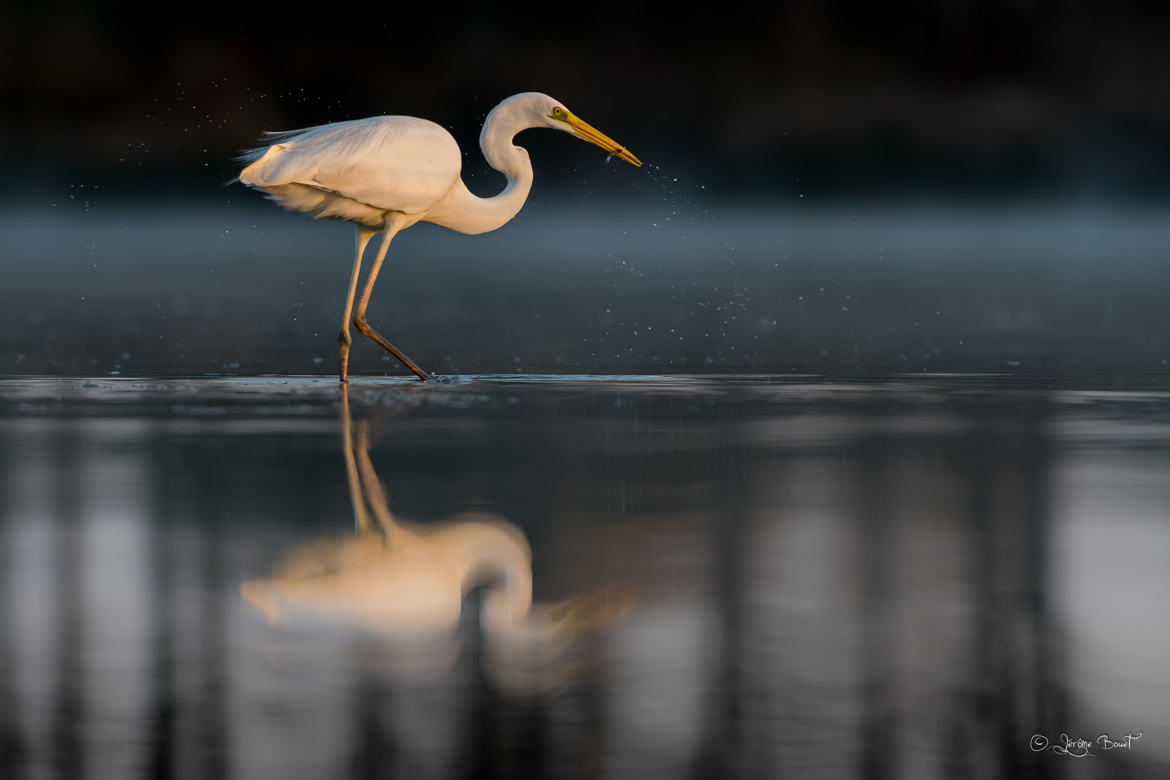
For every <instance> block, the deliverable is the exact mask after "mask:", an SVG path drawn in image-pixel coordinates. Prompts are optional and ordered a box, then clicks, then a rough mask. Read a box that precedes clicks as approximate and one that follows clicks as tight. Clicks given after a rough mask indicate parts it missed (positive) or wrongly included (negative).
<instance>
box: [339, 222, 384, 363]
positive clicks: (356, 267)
mask: <svg viewBox="0 0 1170 780" xmlns="http://www.w3.org/2000/svg"><path fill="white" fill-rule="evenodd" d="M374 232H375V231H373V230H370V229H369V228H362V227H359V228H358V229H357V233H356V234H355V236H354V239H355V240H354V243H355V247H356V249H355V252H354V258H353V273H352V274H351V275H350V277H349V294H348V295H347V296H346V297H345V316H344V317H342V319H341V333H339V334H338V335H337V344H338V346H339V347H340V348H341V383H342V384H345V383H346V382H348V381H349V345H350V344H352V343H353V338H352V337H351V336H350V335H349V315H350V313H351V312H352V311H353V296H354V293H356V292H357V283H358V272H359V271H361V268H362V255H364V254H365V253H366V245H367V244H369V243H370V239H371V238H373V237H374Z"/></svg>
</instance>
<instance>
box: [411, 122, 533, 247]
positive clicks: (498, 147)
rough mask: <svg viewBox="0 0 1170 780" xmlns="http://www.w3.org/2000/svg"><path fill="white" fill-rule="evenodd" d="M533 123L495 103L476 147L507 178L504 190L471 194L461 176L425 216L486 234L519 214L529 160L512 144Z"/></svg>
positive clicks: (454, 227) (528, 180) (529, 176)
mask: <svg viewBox="0 0 1170 780" xmlns="http://www.w3.org/2000/svg"><path fill="white" fill-rule="evenodd" d="M531 126H533V125H532V124H531V122H530V121H529V120H527V119H526V118H525V117H524V116H522V115H521V114H520V113H519V112H517V111H515V110H514V109H513V108H512V107H511V106H509V105H508V104H507V103H506V102H505V103H503V104H501V105H499V106H496V108H495V109H494V110H493V111H492V112H491V114H489V115H488V118H487V121H486V122H484V123H483V132H481V133H480V135H479V147H480V149H482V150H483V156H484V158H485V159H486V160H487V161H488V165H490V166H492V167H493V168H495V169H496V170H497V171H499V172H500V173H502V174H504V175H505V176H507V177H508V184H507V186H506V187H504V191H503V192H501V193H500V194H499V195H496V196H495V197H493V198H480V197H478V196H476V195H473V194H472V193H471V191H470V190H468V189H467V187H466V185H464V184H463V180H462V179H456V180H455V184H454V185H452V187H451V190H450V192H448V193H447V195H446V197H444V198H443V200H442V201H440V203H439V204H438V205H437V206H436V207H435V208H434V209H432V210H431V212H430V213H429V214H428V215H427V216H426V217H425V219H426V221H428V222H435V223H438V224H440V225H442V226H444V227H448V228H451V229H452V230H457V231H459V232H460V233H469V234H476V233H486V232H488V231H489V230H495V229H496V228H498V227H500V226H501V225H503V224H504V223H506V222H507V221H508V220H510V219H512V217H514V216H516V214H517V213H519V211H520V209H521V207H523V206H524V201H525V200H527V199H528V192H529V190H531V189H532V162H531V161H530V160H529V159H528V152H527V151H525V150H524V149H523V148H522V147H519V146H516V145H515V144H514V143H512V139H513V138H514V137H515V136H516V134H517V133H519V132H520V131H521V130H524V129H525V128H527V127H531Z"/></svg>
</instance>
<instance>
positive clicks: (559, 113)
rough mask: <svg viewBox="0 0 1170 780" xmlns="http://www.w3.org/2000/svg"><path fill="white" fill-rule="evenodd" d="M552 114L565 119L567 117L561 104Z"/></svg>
mask: <svg viewBox="0 0 1170 780" xmlns="http://www.w3.org/2000/svg"><path fill="white" fill-rule="evenodd" d="M552 115H553V116H554V117H556V118H557V119H564V118H565V109H563V108H561V107H560V106H557V107H556V108H554V109H553V112H552Z"/></svg>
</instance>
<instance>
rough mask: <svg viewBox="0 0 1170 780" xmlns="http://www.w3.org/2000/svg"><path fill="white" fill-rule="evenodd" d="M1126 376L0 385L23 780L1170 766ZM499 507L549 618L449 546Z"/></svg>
mask: <svg viewBox="0 0 1170 780" xmlns="http://www.w3.org/2000/svg"><path fill="white" fill-rule="evenodd" d="M1109 384H1112V385H1115V386H1116V385H1123V386H1126V387H1128V388H1129V389H1128V390H1126V391H1117V390H1089V389H1076V388H1070V389H1053V388H1051V387H1046V386H1045V385H1044V384H1043V383H1039V382H1032V383H1027V382H1024V381H1022V380H1019V379H1013V378H1005V377H995V376H987V375H978V376H975V375H972V376H914V377H891V378H889V379H888V380H887V381H882V382H865V383H847V382H841V383H826V382H824V381H823V380H822V379H820V378H818V377H815V376H806V377H802V376H755V377H723V378H719V377H706V378H697V377H685V376H629V377H556V376H541V377H532V376H526V377H509V376H478V377H463V378H454V379H450V380H448V381H446V382H443V383H434V384H430V385H426V386H423V385H421V384H419V383H416V382H413V381H407V380H401V381H399V380H369V379H365V380H363V379H358V380H356V381H355V382H354V383H353V385H352V387H351V388H350V390H349V394H348V398H347V403H346V404H342V399H341V396H340V393H339V391H338V388H337V385H336V383H335V381H333V380H332V379H328V378H275V377H271V378H253V379H245V378H239V379H197V380H186V379H165V380H145V379H123V378H116V379H92V380H50V379H43V380H38V379H7V380H0V777H4V778H25V777H48V776H61V777H86V776H89V777H103V778H105V777H122V776H125V777H140V776H156V777H163V776H180V777H216V778H223V777H247V778H265V777H272V778H286V777H289V778H298V777H305V778H317V777H346V776H352V777H375V776H376V777H461V776H505V777H511V776H519V775H525V776H527V775H548V776H554V777H638V778H644V777H662V778H674V777H680V776H692V777H715V776H742V777H767V776H784V775H788V776H791V775H796V776H802V777H803V776H816V777H828V778H837V777H840V778H849V777H862V776H864V777H961V776H994V777H1008V776H1013V777H1015V776H1024V777H1027V776H1034V777H1042V776H1071V777H1113V776H1120V775H1128V776H1137V777H1148V776H1156V775H1160V774H1163V773H1165V771H1166V769H1167V768H1170V748H1168V747H1167V742H1166V735H1165V727H1166V724H1168V723H1170V675H1168V673H1167V668H1166V658H1168V657H1170V607H1168V606H1167V601H1166V598H1165V596H1166V594H1167V592H1170V575H1168V574H1167V568H1166V566H1165V562H1166V560H1168V558H1170V555H1168V554H1170V522H1168V519H1167V518H1168V516H1170V480H1167V479H1166V475H1167V474H1170V392H1167V391H1166V390H1164V389H1162V388H1161V387H1160V386H1159V385H1158V383H1156V382H1150V381H1146V380H1132V379H1124V378H1119V379H1117V381H1114V382H1110V383H1109ZM347 415H348V416H347ZM347 453H349V455H347ZM350 456H352V457H350ZM367 456H368V461H366V460H365V459H366V457H367ZM363 463H366V464H367V465H368V467H369V471H362V469H363ZM371 474H373V475H375V476H373V477H371V476H370V475H371ZM355 480H356V482H355ZM379 483H380V484H382V485H384V486H385V490H386V492H387V494H388V496H389V504H388V507H389V511H390V512H392V518H391V521H390V525H386V524H385V523H384V522H383V521H381V520H378V519H376V517H375V515H376V514H377V512H378V509H379V503H378V497H377V495H376V493H377V488H376V485H377V484H379ZM354 484H357V485H359V486H360V487H361V490H360V491H358V492H356V493H355V492H353V491H352V487H353V485H354ZM363 491H364V492H363ZM370 491H372V492H370ZM355 495H357V496H358V502H359V503H360V504H361V505H362V506H363V507H364V509H365V513H366V516H365V519H364V521H362V519H361V517H360V516H355V509H354V506H355V504H354V501H353V497H354V496H355ZM383 507H385V505H383ZM469 512H471V513H478V517H480V518H482V517H484V516H486V515H489V514H490V515H491V516H493V517H494V518H495V519H494V520H492V523H496V524H497V525H496V526H493V527H495V528H497V529H504V530H503V532H502V533H503V537H501V538H504V539H506V540H511V541H510V542H505V543H504V544H505V547H507V548H508V550H509V551H511V552H515V551H516V550H521V551H522V550H523V547H524V543H525V542H526V543H527V546H528V548H529V549H530V550H531V563H530V568H529V569H528V571H527V574H528V575H530V577H531V583H532V599H533V602H534V606H533V607H532V611H531V612H530V613H529V614H528V615H526V616H525V617H524V618H523V620H522V621H520V622H521V623H522V626H521V627H520V628H515V627H513V628H508V629H502V628H501V627H500V625H499V624H498V623H497V622H494V621H493V620H492V618H491V607H490V606H489V604H490V603H491V600H492V598H493V593H496V592H503V591H500V589H501V588H504V589H505V590H506V589H507V587H508V583H509V582H512V581H513V579H514V578H515V577H519V578H520V579H521V580H522V579H523V577H524V576H525V571H523V570H524V569H525V566H524V565H520V566H519V569H520V571H508V572H505V571H504V569H500V570H499V571H491V572H488V573H487V574H488V576H485V577H481V578H479V579H476V578H474V577H472V578H469V579H466V580H461V579H460V576H461V575H460V574H459V573H458V572H456V573H454V574H451V575H450V576H447V573H446V572H447V569H442V567H441V566H440V565H439V564H437V563H436V564H434V565H431V564H429V563H426V562H427V561H431V562H432V563H433V562H434V561H436V560H438V558H435V557H434V556H431V557H427V555H430V553H432V552H433V551H434V549H437V545H438V543H437V542H434V543H432V542H433V541H434V540H436V539H438V538H440V536H442V535H443V534H446V535H447V536H446V537H444V538H464V537H466V538H472V537H473V536H474V533H475V532H476V530H475V529H476V528H479V529H480V530H481V531H482V530H483V529H482V527H481V526H476V525H475V524H474V523H470V522H469V521H468V515H467V514H466V513H469ZM363 522H364V525H363ZM379 527H380V530H379ZM371 529H373V530H371ZM388 529H389V530H388ZM403 529H406V530H405V531H404V530H403ZM379 533H381V534H383V535H384V537H385V538H383V536H378V535H377V534H379ZM401 533H407V534H408V535H409V536H410V537H411V539H415V537H417V540H416V541H415V542H412V543H413V544H415V545H416V546H415V547H414V548H411V547H409V546H408V545H405V544H404V542H403V541H402V540H403V539H404V538H405V537H403V536H401V535H399V534H401ZM468 534H470V535H471V536H468ZM461 535H462V536H461ZM419 540H421V541H419ZM513 543H515V544H513ZM476 544H481V543H479V542H476ZM476 544H472V547H475V546H476ZM482 544H486V542H485V543H482ZM509 545H511V546H509ZM481 546H482V545H481ZM410 549H414V550H422V551H424V553H425V554H424V553H420V556H416V557H411V555H409V554H406V553H404V552H403V551H404V550H410ZM371 550H374V551H373V552H370V551H371ZM290 554H291V555H292V558H291V559H290V558H289V556H290ZM444 554H446V553H444ZM298 555H299V556H300V557H299V558H298V557H297V556H298ZM440 557H441V556H440ZM513 559H515V560H519V561H520V563H521V564H523V563H524V559H523V556H522V555H521V556H520V557H519V558H518V559H517V558H516V556H513ZM290 560H291V561H292V563H290ZM515 560H513V563H515ZM297 561H299V563H297ZM355 561H356V563H355ZM419 561H423V563H422V564H420V563H419ZM442 562H443V565H444V566H446V565H447V564H451V565H455V563H458V561H457V560H456V558H454V557H447V558H442ZM383 564H384V565H383ZM297 565H299V566H300V567H301V569H300V571H301V574H300V575H297V576H300V577H301V579H300V580H298V579H297V576H293V575H292V574H290V572H291V571H292V570H293V569H290V568H289V567H290V566H292V567H293V568H294V569H295V567H296V566H297ZM509 565H511V564H509ZM306 567H307V569H306ZM347 567H348V568H347ZM481 568H482V567H481ZM488 568H491V567H488ZM309 569H311V572H310V574H304V572H305V571H306V570H309ZM440 569H442V571H443V572H444V574H442V576H439V575H436V574H435V572H437V571H439V570H440ZM404 572H407V574H404ZM350 575H353V576H350ZM314 577H315V578H316V579H313V578H314ZM363 577H364V578H365V579H363ZM306 578H307V579H306ZM379 578H381V579H379ZM308 580H312V581H313V583H315V585H314V587H316V588H317V589H316V590H313V591H311V592H310V591H308V590H304V589H303V588H302V589H301V590H298V589H297V588H299V587H301V584H303V582H305V581H308ZM246 583H251V585H250V586H245V584H246ZM298 583H300V584H298ZM452 583H455V584H452ZM242 586H245V587H244V592H245V593H248V594H249V595H250V598H249V599H244V598H242V596H241V593H242V591H241V588H242ZM260 586H264V587H268V588H270V590H267V591H264V593H265V594H267V595H264V596H257V595H256V594H257V593H258V592H259V591H257V590H255V588H257V587H260ZM249 587H251V588H252V590H249ZM465 590H466V591H469V592H468V593H466V594H464V591H465ZM464 595H465V597H464ZM452 598H453V599H454V602H452V601H451V599H452ZM460 599H462V607H463V608H462V614H460V609H459V604H460ZM452 604H453V606H452ZM419 605H424V606H421V607H420V606H419ZM414 607H418V608H417V609H413V608H414ZM412 609H413V611H411V610H412ZM404 610H405V612H404ZM452 610H454V611H452ZM407 613H409V614H407ZM428 621H429V622H428ZM1062 733H1064V734H1067V735H1070V736H1071V737H1074V738H1082V737H1083V738H1085V739H1087V740H1089V741H1090V742H1092V743H1093V747H1092V751H1093V752H1094V753H1095V754H1096V756H1095V757H1093V758H1086V759H1078V758H1075V757H1073V756H1069V755H1062V754H1059V753H1056V752H1053V751H1052V749H1051V747H1052V746H1054V745H1055V746H1059V745H1060V739H1061V737H1060V735H1061V734H1062ZM1138 733H1141V734H1142V736H1141V737H1140V738H1137V739H1136V740H1134V741H1132V742H1131V747H1130V748H1129V749H1125V748H1115V749H1111V750H1105V749H1104V747H1103V746H1101V745H1099V744H1098V743H1097V742H1096V740H1097V739H1098V737H1099V736H1100V735H1102V734H1108V735H1110V736H1111V737H1113V738H1115V739H1121V738H1122V737H1124V736H1125V735H1126V734H1134V735H1136V734H1138ZM1044 740H1047V741H1048V742H1049V748H1048V749H1045V750H1038V751H1037V750H1033V749H1032V748H1033V747H1034V746H1036V747H1039V746H1042V745H1043V743H1044ZM1074 752H1075V751H1074Z"/></svg>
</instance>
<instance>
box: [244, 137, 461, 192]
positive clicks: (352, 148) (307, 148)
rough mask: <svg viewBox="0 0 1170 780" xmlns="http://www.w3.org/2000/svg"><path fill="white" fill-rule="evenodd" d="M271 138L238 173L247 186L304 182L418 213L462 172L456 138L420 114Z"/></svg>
mask: <svg viewBox="0 0 1170 780" xmlns="http://www.w3.org/2000/svg"><path fill="white" fill-rule="evenodd" d="M275 138H276V143H274V144H272V145H271V146H269V147H268V148H267V149H263V150H257V152H259V156H258V157H256V159H255V160H254V162H252V164H251V165H249V166H248V167H246V168H245V169H244V170H243V171H242V172H241V173H240V181H242V182H243V183H244V184H247V185H250V186H253V187H260V188H262V189H265V188H270V187H279V186H281V185H285V184H303V185H306V186H309V187H315V188H318V189H322V190H327V191H329V192H334V193H337V194H338V195H341V196H344V197H346V198H350V199H351V200H355V201H358V202H359V203H365V204H368V205H370V206H373V207H375V208H379V209H385V210H387V211H401V212H404V213H406V214H418V213H420V212H424V211H426V210H428V209H430V208H431V207H432V206H433V205H434V204H435V203H437V202H438V201H439V200H440V199H441V198H442V197H443V196H444V195H446V194H447V191H448V190H449V189H451V185H452V184H454V183H455V181H456V180H457V179H458V178H459V169H460V155H459V147H458V145H457V144H456V143H455V139H454V138H452V137H451V134H450V133H448V132H447V131H446V130H444V129H443V128H442V127H440V126H439V125H437V124H435V123H434V122H428V121H427V120H425V119H416V118H414V117H405V116H380V117H372V118H370V119H359V120H354V121H351V122H337V123H334V124H329V125H321V126H320V127H313V128H309V129H307V130H296V131H292V132H289V133H280V134H277V135H276V136H275ZM245 159H248V158H247V157H246V158H245Z"/></svg>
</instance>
